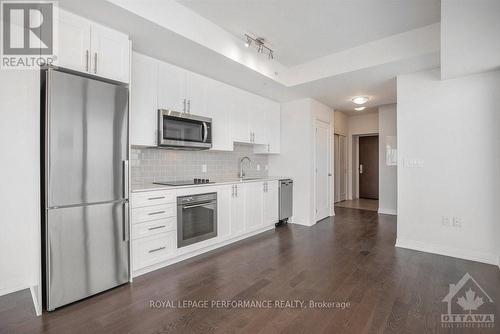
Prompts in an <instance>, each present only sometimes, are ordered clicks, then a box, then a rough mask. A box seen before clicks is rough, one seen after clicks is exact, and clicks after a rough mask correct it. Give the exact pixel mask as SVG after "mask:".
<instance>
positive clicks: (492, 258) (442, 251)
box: [396, 238, 500, 268]
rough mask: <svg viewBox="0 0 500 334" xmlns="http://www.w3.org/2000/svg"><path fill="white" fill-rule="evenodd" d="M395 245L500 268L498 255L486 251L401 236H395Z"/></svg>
mask: <svg viewBox="0 0 500 334" xmlns="http://www.w3.org/2000/svg"><path fill="white" fill-rule="evenodd" d="M396 247H399V248H406V249H411V250H416V251H421V252H426V253H432V254H439V255H444V256H450V257H455V258H458V259H463V260H470V261H476V262H481V263H487V264H493V265H496V266H498V267H499V268H500V262H499V257H498V256H497V255H495V254H490V253H486V252H481V251H476V250H469V249H463V248H455V247H448V246H438V245H434V244H430V243H427V242H423V241H416V240H409V239H401V238H397V240H396Z"/></svg>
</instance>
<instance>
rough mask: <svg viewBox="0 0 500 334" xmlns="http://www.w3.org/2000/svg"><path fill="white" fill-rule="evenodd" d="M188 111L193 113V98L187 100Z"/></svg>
mask: <svg viewBox="0 0 500 334" xmlns="http://www.w3.org/2000/svg"><path fill="white" fill-rule="evenodd" d="M187 112H188V114H190V113H191V99H189V100H187Z"/></svg>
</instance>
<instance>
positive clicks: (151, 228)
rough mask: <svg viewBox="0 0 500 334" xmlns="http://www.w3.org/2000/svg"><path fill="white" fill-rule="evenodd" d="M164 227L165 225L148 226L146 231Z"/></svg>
mask: <svg viewBox="0 0 500 334" xmlns="http://www.w3.org/2000/svg"><path fill="white" fill-rule="evenodd" d="M164 227H165V225H160V226H155V227H150V228H148V231H153V230H157V229H159V228H164Z"/></svg>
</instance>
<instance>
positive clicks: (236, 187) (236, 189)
mask: <svg viewBox="0 0 500 334" xmlns="http://www.w3.org/2000/svg"><path fill="white" fill-rule="evenodd" d="M234 190H235V192H236V194H235V196H236V197H238V186H237V185H235V186H234Z"/></svg>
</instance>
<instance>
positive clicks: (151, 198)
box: [148, 196, 165, 201]
mask: <svg viewBox="0 0 500 334" xmlns="http://www.w3.org/2000/svg"><path fill="white" fill-rule="evenodd" d="M164 198H165V196H158V197H149V198H148V200H149V201H152V200H155V199H164Z"/></svg>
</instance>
